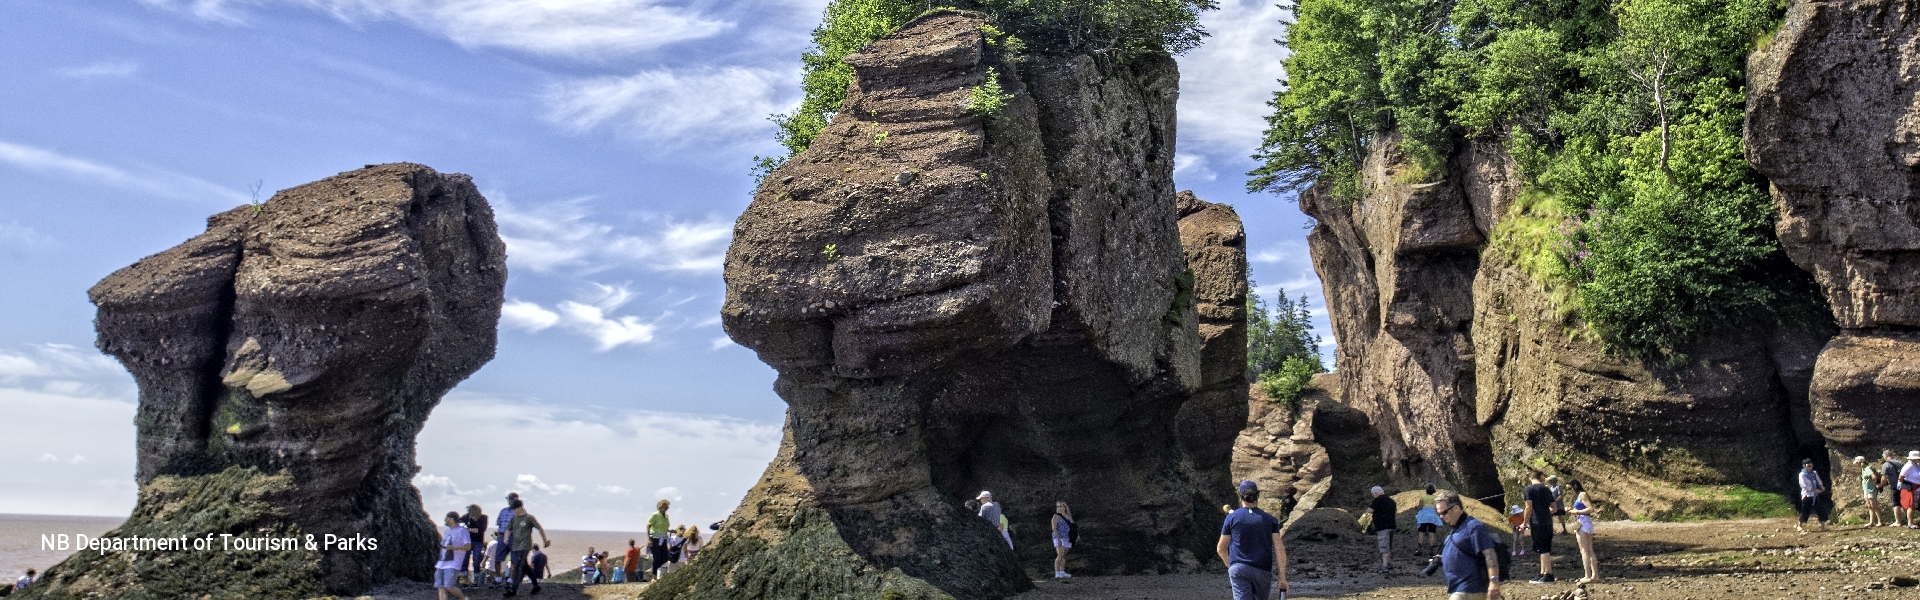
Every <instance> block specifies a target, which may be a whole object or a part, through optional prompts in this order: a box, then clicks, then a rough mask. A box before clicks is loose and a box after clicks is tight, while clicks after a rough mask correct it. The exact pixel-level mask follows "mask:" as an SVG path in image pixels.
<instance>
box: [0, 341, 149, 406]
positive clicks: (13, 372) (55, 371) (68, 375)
mask: <svg viewBox="0 0 1920 600" xmlns="http://www.w3.org/2000/svg"><path fill="white" fill-rule="evenodd" d="M0 386H5V387H10V388H18V389H32V390H38V391H41V392H46V393H50V394H58V395H62V396H78V397H87V398H106V399H118V400H128V401H130V400H132V399H133V398H134V391H135V390H134V385H133V376H131V375H128V374H127V371H126V369H123V368H121V367H120V363H118V362H115V361H114V360H113V359H112V358H110V357H108V356H107V355H104V354H101V353H99V352H96V351H94V350H93V349H92V348H84V349H83V348H79V347H76V346H69V345H66V344H28V345H26V348H25V349H24V350H23V351H16V350H6V349H0Z"/></svg>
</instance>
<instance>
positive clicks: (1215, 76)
mask: <svg viewBox="0 0 1920 600" xmlns="http://www.w3.org/2000/svg"><path fill="white" fill-rule="evenodd" d="M1276 4H1283V3H1277V2H1274V1H1273V0H1224V1H1222V2H1220V9H1219V10H1215V11H1209V12H1206V13H1203V14H1201V16H1200V24H1201V25H1202V26H1205V27H1206V28H1207V31H1208V32H1210V33H1212V34H1213V35H1212V37H1209V38H1207V41H1206V44H1205V45H1203V46H1201V47H1199V48H1196V49H1194V50H1193V51H1191V52H1188V53H1186V54H1184V55H1181V56H1180V58H1179V60H1180V142H1181V147H1180V149H1181V150H1183V151H1186V152H1205V153H1209V154H1217V155H1220V156H1223V157H1231V158H1234V159H1240V158H1243V157H1245V156H1248V155H1250V154H1252V153H1253V151H1254V150H1255V149H1257V148H1258V147H1259V146H1260V136H1261V133H1260V132H1261V131H1263V130H1265V129H1266V116H1267V113H1268V112H1270V110H1271V109H1269V108H1267V100H1269V99H1272V97H1273V91H1274V90H1277V89H1279V88H1280V82H1279V80H1280V78H1281V77H1283V76H1284V75H1285V71H1284V70H1283V69H1282V68H1281V66H1280V61H1281V59H1283V58H1285V57H1286V50H1285V49H1284V48H1281V47H1280V46H1279V45H1277V44H1274V43H1273V40H1274V39H1275V38H1279V37H1281V33H1282V32H1283V28H1282V27H1281V25H1280V19H1281V18H1283V17H1286V16H1288V11H1287V10H1286V9H1283V8H1280V7H1278V6H1275V5H1276Z"/></svg>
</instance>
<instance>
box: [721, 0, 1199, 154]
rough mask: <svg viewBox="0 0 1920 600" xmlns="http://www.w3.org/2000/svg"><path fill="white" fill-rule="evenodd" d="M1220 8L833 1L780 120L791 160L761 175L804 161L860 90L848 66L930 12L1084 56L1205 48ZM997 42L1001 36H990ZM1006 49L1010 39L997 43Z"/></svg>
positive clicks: (1145, 0)
mask: <svg viewBox="0 0 1920 600" xmlns="http://www.w3.org/2000/svg"><path fill="white" fill-rule="evenodd" d="M1214 7H1215V2H1214V0H958V1H955V2H951V3H938V4H936V3H933V2H929V1H926V0H832V1H831V2H828V3H827V9H826V14H825V16H824V17H823V18H822V19H821V22H820V26H819V27H818V28H816V29H814V30H813V44H814V47H813V48H812V49H810V50H807V51H806V52H805V53H803V54H801V55H800V61H801V65H802V69H803V71H804V75H803V77H802V80H801V88H802V89H803V90H804V91H805V92H806V95H805V97H804V98H803V99H802V100H801V101H800V106H799V107H797V108H795V109H794V110H793V111H792V112H789V113H786V114H781V115H774V116H773V121H774V123H775V124H776V125H778V126H779V131H778V132H777V133H776V134H775V135H777V136H778V137H779V140H780V143H781V145H784V146H786V147H787V156H786V157H762V158H758V159H756V160H757V165H756V166H755V171H756V172H759V173H760V174H762V175H764V174H766V173H768V172H771V171H772V170H773V168H774V167H776V166H779V164H780V163H781V162H784V161H785V160H786V158H788V157H792V156H794V155H798V154H800V152H802V151H804V150H806V149H807V147H808V146H809V145H812V144H813V138H814V137H815V136H817V135H819V134H820V130H822V129H825V128H826V127H827V123H829V122H831V121H832V120H833V115H834V113H837V112H839V111H840V105H841V104H842V103H843V102H845V101H846V98H847V86H849V85H851V84H852V83H853V67H851V66H848V65H847V64H846V63H845V62H843V61H842V59H844V58H846V57H847V55H849V54H853V53H854V52H858V51H859V50H860V49H861V48H863V47H865V46H866V45H867V44H870V43H873V41H874V40H878V39H880V38H881V37H884V36H886V35H887V34H889V33H893V31H894V30H896V29H899V28H900V26H901V25H905V24H906V23H907V22H908V21H911V20H913V18H914V17H916V16H919V15H920V14H921V13H923V12H926V11H927V10H930V9H938V8H953V9H960V10H974V11H980V12H982V13H986V14H987V15H990V16H992V17H993V18H994V19H995V20H996V21H998V22H1000V23H1002V24H1004V25H1005V26H1007V27H1008V28H1009V29H1010V30H1011V31H1010V32H1007V33H1011V35H1012V36H1017V37H1012V38H1011V39H1013V40H1014V43H1011V44H1008V47H1015V48H1017V47H1021V46H1025V47H1029V48H1033V49H1035V50H1039V51H1043V52H1059V51H1085V52H1094V53H1103V54H1105V53H1114V52H1165V53H1169V54H1179V53H1182V52H1185V51H1187V50H1191V49H1193V48H1194V47H1197V46H1199V45H1200V40H1201V39H1202V38H1204V37H1206V35H1207V34H1206V31H1205V30H1204V29H1201V27H1200V16H1199V15H1200V12H1201V11H1204V10H1211V9H1213V8H1214ZM988 33H989V36H990V37H993V36H994V33H1000V34H1001V37H1007V36H1006V33H1002V32H998V30H997V29H996V30H995V31H994V32H988ZM994 41H995V42H1004V41H1005V40H1004V39H1001V40H994Z"/></svg>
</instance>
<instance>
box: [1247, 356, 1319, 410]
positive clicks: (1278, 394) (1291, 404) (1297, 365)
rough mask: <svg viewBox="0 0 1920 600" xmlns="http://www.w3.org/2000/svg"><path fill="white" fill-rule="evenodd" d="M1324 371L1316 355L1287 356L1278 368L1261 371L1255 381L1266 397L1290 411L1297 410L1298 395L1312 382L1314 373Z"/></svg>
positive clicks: (1298, 403)
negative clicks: (1276, 369)
mask: <svg viewBox="0 0 1920 600" xmlns="http://www.w3.org/2000/svg"><path fill="white" fill-rule="evenodd" d="M1325 372H1327V369H1326V367H1323V366H1321V365H1320V357H1318V356H1314V357H1301V356H1288V357H1287V360H1286V362H1285V363H1283V364H1281V365H1280V370H1278V371H1269V372H1266V373H1261V374H1260V377H1259V379H1258V380H1257V383H1259V384H1260V391H1263V392H1266V393H1267V397H1268V398H1272V399H1273V401H1274V402H1276V403H1279V404H1280V405H1281V406H1285V407H1287V410H1288V411H1290V412H1299V410H1300V395H1301V394H1303V393H1305V392H1306V391H1307V387H1308V386H1310V385H1312V384H1313V376H1314V375H1316V374H1319V373H1325Z"/></svg>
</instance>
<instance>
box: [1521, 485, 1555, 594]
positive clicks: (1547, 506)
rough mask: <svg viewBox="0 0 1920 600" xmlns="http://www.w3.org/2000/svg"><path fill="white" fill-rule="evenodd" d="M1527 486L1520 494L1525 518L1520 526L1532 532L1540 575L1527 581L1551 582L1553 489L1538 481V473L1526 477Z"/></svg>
mask: <svg viewBox="0 0 1920 600" xmlns="http://www.w3.org/2000/svg"><path fill="white" fill-rule="evenodd" d="M1527 482H1528V484H1529V485H1527V488H1526V489H1524V490H1521V492H1520V495H1521V496H1522V497H1524V498H1526V502H1525V503H1524V506H1525V507H1526V518H1525V519H1522V522H1523V523H1524V524H1523V525H1522V527H1525V528H1526V529H1527V532H1528V533H1530V534H1532V538H1533V552H1534V554H1538V555H1540V576H1539V577H1536V578H1534V579H1533V580H1531V581H1528V582H1527V583H1553V582H1554V579H1553V490H1549V489H1547V486H1546V485H1545V484H1542V483H1540V474H1539V473H1534V474H1532V475H1530V476H1528V477H1527Z"/></svg>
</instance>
